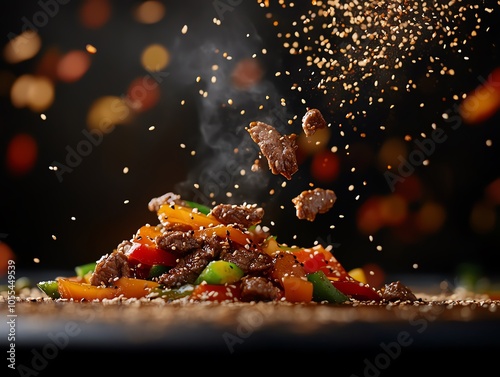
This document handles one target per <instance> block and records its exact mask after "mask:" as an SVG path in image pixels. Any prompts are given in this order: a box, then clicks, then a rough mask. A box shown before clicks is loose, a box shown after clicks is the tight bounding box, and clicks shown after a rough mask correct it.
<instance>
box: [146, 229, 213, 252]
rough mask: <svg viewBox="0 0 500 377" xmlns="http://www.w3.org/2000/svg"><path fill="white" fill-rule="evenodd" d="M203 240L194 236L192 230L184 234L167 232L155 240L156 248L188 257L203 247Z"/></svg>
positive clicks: (175, 231)
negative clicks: (187, 255)
mask: <svg viewBox="0 0 500 377" xmlns="http://www.w3.org/2000/svg"><path fill="white" fill-rule="evenodd" d="M203 242H204V241H203V239H202V238H197V237H195V236H194V232H193V231H192V230H190V231H187V232H182V231H178V230H174V231H166V232H164V233H163V234H162V235H161V236H157V237H156V238H155V243H156V246H157V247H159V248H160V249H162V250H168V251H170V252H172V253H174V254H176V255H180V256H182V255H186V254H188V253H190V252H191V251H193V250H194V249H199V248H200V247H201V246H202V245H203Z"/></svg>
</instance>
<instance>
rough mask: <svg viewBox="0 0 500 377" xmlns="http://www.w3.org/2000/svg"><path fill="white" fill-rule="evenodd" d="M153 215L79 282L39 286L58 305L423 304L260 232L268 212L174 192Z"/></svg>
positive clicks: (84, 269)
mask: <svg viewBox="0 0 500 377" xmlns="http://www.w3.org/2000/svg"><path fill="white" fill-rule="evenodd" d="M304 196H305V197H307V194H304ZM320 196H322V197H325V198H328V200H329V203H331V204H333V203H332V202H333V201H334V200H333V198H334V194H332V192H330V191H328V190H325V191H321V195H320ZM303 199H304V198H303ZM306 200H307V199H306ZM148 208H149V210H150V211H153V212H155V213H156V215H157V217H158V224H157V225H150V224H145V225H142V226H141V227H140V228H139V229H138V230H137V232H136V233H135V234H134V235H133V236H132V238H131V239H128V240H124V241H122V242H120V243H119V244H118V245H117V247H116V248H115V249H114V250H113V251H111V252H110V253H108V254H105V255H103V256H102V257H101V258H100V259H99V260H97V261H96V262H95V263H94V262H92V263H87V264H85V265H82V266H77V267H76V268H75V275H74V276H69V277H57V278H55V279H54V280H51V281H43V282H39V283H38V284H37V287H38V288H39V289H40V290H41V291H43V292H44V293H45V294H46V295H47V296H48V297H50V298H52V299H63V300H73V301H82V300H86V301H93V300H105V299H116V298H118V299H131V298H136V299H146V300H161V301H162V302H163V301H167V302H173V301H176V302H177V301H178V300H185V301H188V302H202V301H212V302H288V303H329V304H343V303H349V302H353V301H370V302H388V301H391V300H398V299H400V300H409V301H412V300H417V298H416V297H415V296H414V295H412V293H411V291H410V290H409V289H408V288H406V287H405V286H404V285H403V284H402V283H400V282H397V284H396V283H394V284H393V285H387V286H386V288H385V289H376V288H375V287H371V286H370V285H368V284H366V283H364V282H362V281H359V280H356V279H355V278H354V277H353V276H351V275H350V274H349V272H348V271H347V270H346V269H345V268H344V267H343V266H342V264H341V263H340V262H339V261H338V260H337V259H336V258H335V257H334V255H333V254H332V252H331V247H324V246H322V245H316V246H314V247H298V246H293V247H289V246H287V245H286V244H281V243H279V242H278V241H277V237H276V236H275V235H272V234H270V233H269V232H268V230H267V228H266V227H263V226H261V223H262V221H263V219H264V210H263V209H262V208H261V207H259V206H257V205H255V204H241V205H234V204H218V205H215V206H213V207H212V208H209V207H206V206H204V205H201V204H199V203H194V202H191V201H188V200H183V199H182V198H181V197H180V196H179V195H176V194H174V193H167V194H165V195H162V196H159V197H157V198H153V199H152V200H151V201H150V202H149V204H148ZM325 208H326V207H325V206H323V207H322V209H321V210H324V209H325ZM308 210H311V209H310V208H309V209H307V210H305V211H306V212H307V211H308ZM313 211H314V210H313Z"/></svg>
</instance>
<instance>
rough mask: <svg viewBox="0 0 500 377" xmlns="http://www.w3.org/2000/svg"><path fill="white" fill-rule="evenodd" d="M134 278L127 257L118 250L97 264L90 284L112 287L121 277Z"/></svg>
mask: <svg viewBox="0 0 500 377" xmlns="http://www.w3.org/2000/svg"><path fill="white" fill-rule="evenodd" d="M123 276H124V277H132V271H131V269H130V267H129V265H128V258H127V256H126V255H125V254H124V253H123V252H121V251H118V250H114V251H113V252H112V253H111V254H107V255H105V256H103V257H102V258H101V259H100V260H99V261H98V262H97V264H96V267H95V269H94V272H93V273H92V275H91V277H90V284H92V285H97V286H99V285H103V286H106V287H108V286H112V285H113V282H114V281H115V280H116V279H118V278H121V277H123Z"/></svg>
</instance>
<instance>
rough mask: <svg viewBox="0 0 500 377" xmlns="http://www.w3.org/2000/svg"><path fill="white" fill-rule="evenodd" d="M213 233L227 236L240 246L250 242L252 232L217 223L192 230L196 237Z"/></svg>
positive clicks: (221, 236)
mask: <svg viewBox="0 0 500 377" xmlns="http://www.w3.org/2000/svg"><path fill="white" fill-rule="evenodd" d="M214 234H215V235H216V236H218V237H220V238H227V239H229V240H231V241H233V242H236V243H238V244H240V245H242V246H245V245H248V244H251V243H252V234H251V233H250V232H244V231H242V230H240V229H238V228H235V227H233V226H230V225H217V226H213V227H209V228H204V229H197V230H195V231H194V235H195V236H196V237H207V238H210V237H211V236H212V235H214Z"/></svg>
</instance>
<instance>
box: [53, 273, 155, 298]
mask: <svg viewBox="0 0 500 377" xmlns="http://www.w3.org/2000/svg"><path fill="white" fill-rule="evenodd" d="M56 280H57V283H58V291H59V294H60V296H61V298H64V299H73V300H75V301H81V300H88V301H92V300H103V299H112V298H115V297H118V296H123V297H124V298H141V297H144V296H146V295H147V294H149V293H150V291H151V289H153V288H157V287H158V286H159V284H158V283H157V282H154V281H150V280H144V279H134V278H127V277H121V278H119V279H118V280H117V281H115V282H114V285H113V286H112V287H98V286H95V285H91V284H88V283H83V282H79V281H75V280H73V279H71V278H62V277H59V278H57V279H56Z"/></svg>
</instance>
